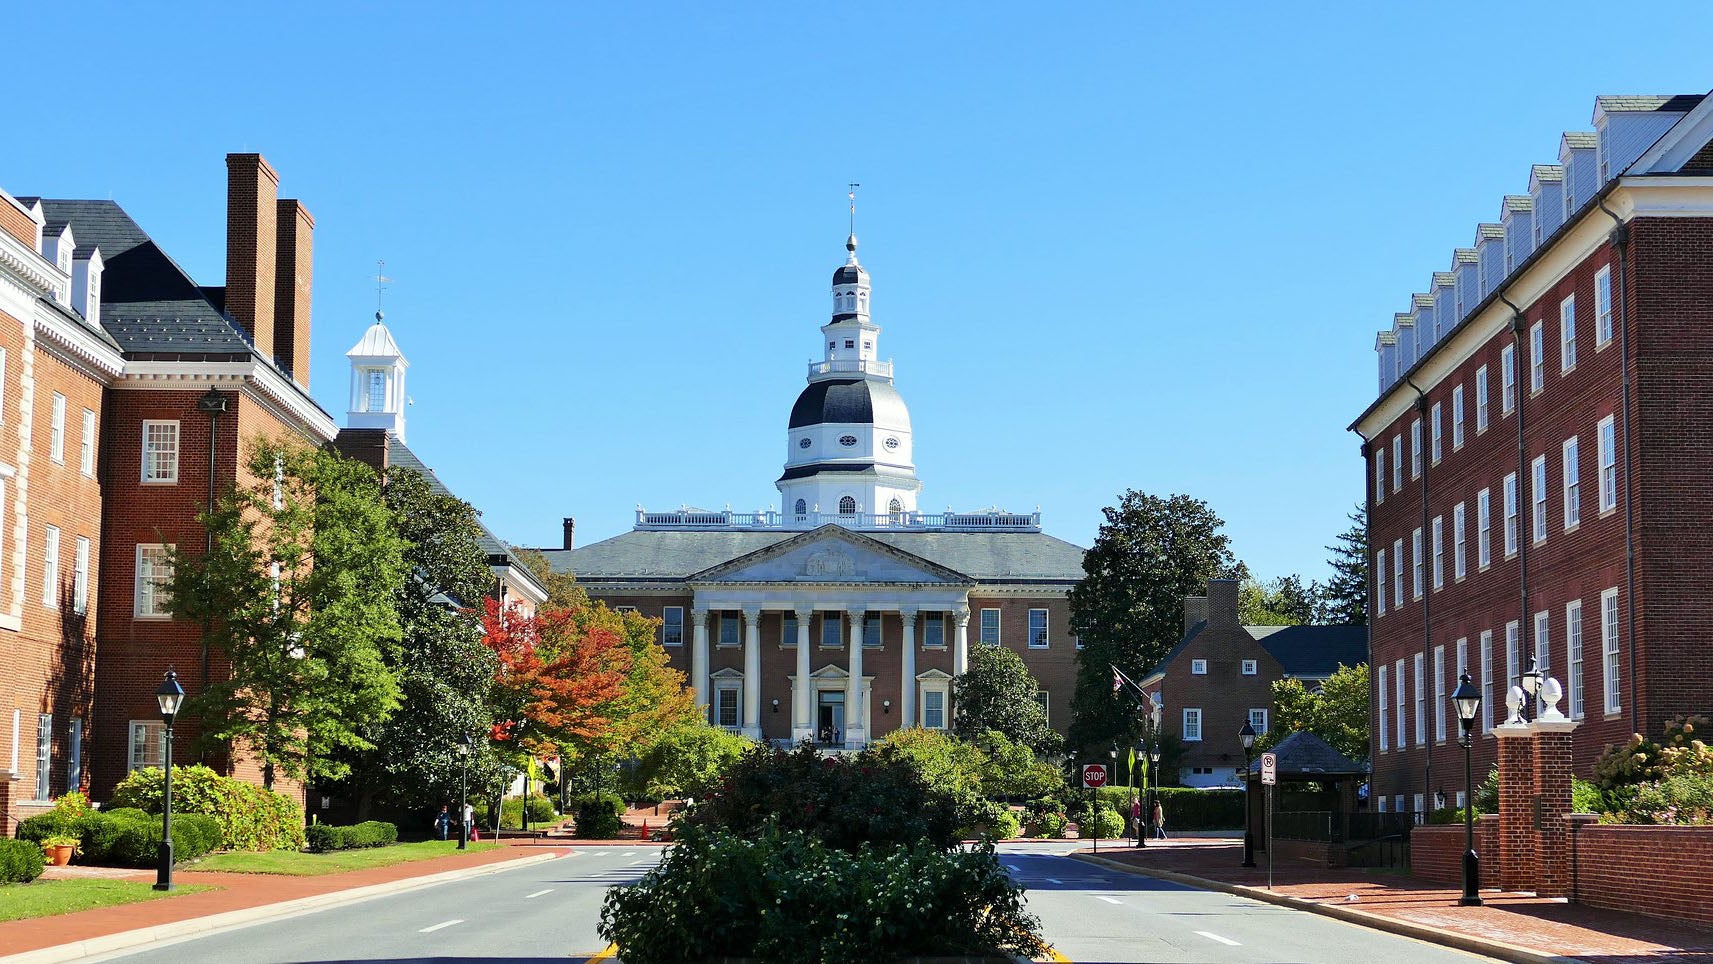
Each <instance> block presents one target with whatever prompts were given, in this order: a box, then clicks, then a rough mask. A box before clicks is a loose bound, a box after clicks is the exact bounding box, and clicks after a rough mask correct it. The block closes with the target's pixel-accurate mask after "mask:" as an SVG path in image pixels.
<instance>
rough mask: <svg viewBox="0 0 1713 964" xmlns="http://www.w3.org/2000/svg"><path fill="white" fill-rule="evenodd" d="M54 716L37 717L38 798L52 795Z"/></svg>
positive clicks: (41, 798)
mask: <svg viewBox="0 0 1713 964" xmlns="http://www.w3.org/2000/svg"><path fill="white" fill-rule="evenodd" d="M53 754H54V718H53V717H52V716H50V715H49V714H47V713H43V714H41V715H40V716H37V717H36V799H37V800H46V799H48V798H49V796H51V792H50V791H49V789H48V786H49V783H48V781H50V780H51V779H52V778H53Z"/></svg>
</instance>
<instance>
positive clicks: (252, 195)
mask: <svg viewBox="0 0 1713 964" xmlns="http://www.w3.org/2000/svg"><path fill="white" fill-rule="evenodd" d="M279 186H280V176H279V174H278V173H276V172H275V171H274V169H273V167H272V166H271V165H269V164H268V162H267V161H266V160H265V159H264V158H263V157H262V155H260V154H228V155H226V313H227V314H229V315H231V316H232V320H234V321H236V322H237V323H238V327H240V328H242V329H244V331H245V332H246V333H248V334H249V336H250V338H251V340H252V341H253V342H254V344H255V346H256V351H257V352H259V353H260V354H261V356H262V357H263V358H273V357H274V285H275V283H276V280H277V278H276V271H275V266H274V246H275V244H276V243H277V238H276V221H275V218H276V214H277V212H276V208H277V207H278V201H279Z"/></svg>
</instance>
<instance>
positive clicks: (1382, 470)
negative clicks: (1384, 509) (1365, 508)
mask: <svg viewBox="0 0 1713 964" xmlns="http://www.w3.org/2000/svg"><path fill="white" fill-rule="evenodd" d="M1384 501H1386V447H1385V446H1384V445H1382V446H1380V447H1378V448H1376V449H1375V450H1374V502H1375V504H1376V505H1378V504H1379V503H1381V502H1384Z"/></svg>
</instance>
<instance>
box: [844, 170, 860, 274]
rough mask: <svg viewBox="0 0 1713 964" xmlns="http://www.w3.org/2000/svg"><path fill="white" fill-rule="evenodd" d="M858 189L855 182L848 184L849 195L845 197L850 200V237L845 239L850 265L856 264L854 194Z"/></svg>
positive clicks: (858, 185)
mask: <svg viewBox="0 0 1713 964" xmlns="http://www.w3.org/2000/svg"><path fill="white" fill-rule="evenodd" d="M859 187H862V185H861V184H858V183H857V182H855V181H852V182H850V193H849V194H847V195H845V196H846V197H848V198H850V199H851V234H850V237H848V238H846V239H845V250H846V251H849V252H850V253H851V257H850V262H849V263H850V264H856V249H857V238H856V192H857V188H859Z"/></svg>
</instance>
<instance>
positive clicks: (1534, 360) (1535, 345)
mask: <svg viewBox="0 0 1713 964" xmlns="http://www.w3.org/2000/svg"><path fill="white" fill-rule="evenodd" d="M1545 326H1546V322H1545V321H1537V322H1535V323H1534V324H1533V325H1531V326H1529V391H1530V392H1531V393H1533V392H1538V391H1540V390H1541V389H1543V388H1545V387H1546V327H1545Z"/></svg>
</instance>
